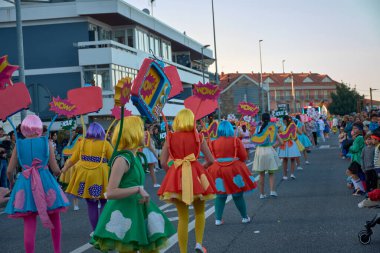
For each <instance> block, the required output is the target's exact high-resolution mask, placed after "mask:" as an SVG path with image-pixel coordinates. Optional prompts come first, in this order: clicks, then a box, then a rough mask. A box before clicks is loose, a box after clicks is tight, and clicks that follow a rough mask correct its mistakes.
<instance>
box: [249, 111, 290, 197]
mask: <svg viewBox="0 0 380 253" xmlns="http://www.w3.org/2000/svg"><path fill="white" fill-rule="evenodd" d="M261 120H262V125H261V126H260V127H257V128H256V131H255V134H254V135H253V136H252V139H251V140H252V142H253V143H255V144H256V145H257V148H256V152H255V158H254V159H253V171H254V172H258V173H260V181H259V185H260V199H264V198H266V197H267V196H266V195H265V193H264V182H265V172H268V174H269V188H270V196H272V197H277V192H276V190H275V184H274V183H275V178H274V173H275V172H276V171H277V170H278V168H279V167H280V166H281V161H280V159H279V158H278V154H277V152H276V150H275V149H274V148H273V147H272V146H273V145H274V144H275V143H276V141H277V144H279V145H281V144H283V143H282V140H281V138H280V137H279V135H278V133H277V127H276V125H275V124H273V123H270V115H269V113H263V114H262V116H261Z"/></svg>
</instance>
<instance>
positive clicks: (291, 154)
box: [278, 122, 303, 158]
mask: <svg viewBox="0 0 380 253" xmlns="http://www.w3.org/2000/svg"><path fill="white" fill-rule="evenodd" d="M279 136H280V138H281V139H282V141H283V142H284V143H283V144H282V145H281V146H280V147H279V149H278V156H279V157H280V158H295V157H300V156H301V153H300V148H299V146H298V145H301V147H302V148H303V146H302V144H301V143H299V141H298V138H297V126H296V125H295V124H294V123H293V122H291V123H290V124H289V126H288V127H287V128H286V129H285V131H283V132H280V133H279ZM297 141H298V143H297ZM302 150H303V149H302Z"/></svg>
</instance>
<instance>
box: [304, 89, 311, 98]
mask: <svg viewBox="0 0 380 253" xmlns="http://www.w3.org/2000/svg"><path fill="white" fill-rule="evenodd" d="M304 92H305V98H306V99H309V97H310V91H309V90H305V91H304Z"/></svg>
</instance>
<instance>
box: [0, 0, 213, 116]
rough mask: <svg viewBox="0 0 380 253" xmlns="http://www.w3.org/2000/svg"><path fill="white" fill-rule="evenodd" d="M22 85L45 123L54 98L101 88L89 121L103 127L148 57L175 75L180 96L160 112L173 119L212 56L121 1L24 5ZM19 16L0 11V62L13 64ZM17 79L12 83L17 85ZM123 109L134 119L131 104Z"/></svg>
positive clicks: (64, 0) (63, 0) (9, 9)
mask: <svg viewBox="0 0 380 253" xmlns="http://www.w3.org/2000/svg"><path fill="white" fill-rule="evenodd" d="M21 13H22V20H23V36H24V54H25V75H26V84H27V86H28V88H29V90H30V94H31V96H32V101H33V104H32V107H31V108H30V109H31V110H32V111H33V112H35V113H37V114H38V115H40V117H41V118H43V119H45V120H48V119H50V117H51V116H52V113H51V112H49V109H48V103H49V102H50V101H51V97H52V96H60V97H66V92H67V90H69V89H72V88H77V87H81V86H83V85H84V84H85V83H92V84H95V85H97V86H100V87H102V89H103V102H104V107H103V109H102V110H101V111H100V112H98V113H96V114H93V115H91V116H90V120H91V117H96V118H97V119H98V120H101V119H102V117H104V119H105V120H107V117H108V116H109V115H110V110H111V108H112V107H113V93H114V85H115V84H116V83H117V81H118V80H119V79H120V78H121V77H126V76H129V77H131V78H132V79H133V78H134V77H135V76H136V74H137V72H138V69H139V67H140V65H141V63H142V61H143V60H144V58H147V57H156V58H158V59H160V60H162V61H163V62H164V63H165V64H168V65H174V66H176V67H177V69H178V73H179V76H180V78H181V81H182V84H183V87H184V92H183V93H182V94H180V95H179V96H178V97H176V98H175V99H174V103H171V104H169V105H168V106H166V107H165V108H164V112H165V113H166V114H167V115H169V116H171V115H175V113H176V112H177V111H178V109H179V108H182V107H183V105H180V104H181V101H183V99H184V98H186V97H188V96H190V95H191V93H192V92H191V89H192V84H194V83H197V82H198V81H202V61H201V59H202V52H203V56H204V64H203V66H204V67H203V70H204V71H205V72H206V74H205V77H206V80H208V78H209V76H208V71H207V69H208V66H209V65H211V64H212V63H213V61H214V59H213V52H212V51H211V50H210V49H209V48H204V49H203V50H202V47H203V46H204V45H203V44H201V43H200V42H198V41H195V40H193V39H192V38H190V37H188V36H187V35H186V34H185V33H183V32H179V31H177V30H175V29H173V28H172V27H170V26H169V25H167V24H164V23H163V22H161V21H159V20H157V19H156V18H154V17H152V16H151V15H149V13H148V12H147V11H146V10H145V11H141V10H139V9H136V8H135V7H133V6H131V5H130V4H128V3H126V2H125V1H123V0H75V1H74V0H71V1H70V0H61V1H60V0H53V1H45V2H44V1H41V2H39V3H31V2H30V3H23V4H22V8H21ZM15 20H16V16H15V8H14V6H13V5H10V6H3V7H0V38H1V40H0V55H8V56H9V58H8V59H9V62H10V63H11V64H14V65H17V62H18V60H17V46H16V45H17V38H16V23H15ZM17 75H18V74H17V73H16V74H15V76H14V78H15V80H14V81H17V79H18V77H17ZM127 108H129V109H131V110H133V112H134V113H137V110H135V109H134V107H133V106H132V105H128V106H127Z"/></svg>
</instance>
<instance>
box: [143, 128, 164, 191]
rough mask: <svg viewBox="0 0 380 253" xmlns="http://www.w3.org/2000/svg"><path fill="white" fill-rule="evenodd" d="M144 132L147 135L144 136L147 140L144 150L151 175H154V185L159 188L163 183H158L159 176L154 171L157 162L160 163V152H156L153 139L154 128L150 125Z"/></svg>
mask: <svg viewBox="0 0 380 253" xmlns="http://www.w3.org/2000/svg"><path fill="white" fill-rule="evenodd" d="M144 134H145V137H144V139H145V141H144V146H143V150H142V151H143V153H144V155H145V157H146V160H147V163H148V169H149V173H150V176H151V177H152V182H153V187H154V188H158V187H160V186H161V185H160V184H158V183H157V177H156V174H155V171H154V169H155V167H156V164H158V154H157V153H156V150H155V149H154V145H153V142H152V141H151V138H152V135H153V128H152V127H149V129H148V130H147V131H145V132H144Z"/></svg>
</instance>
